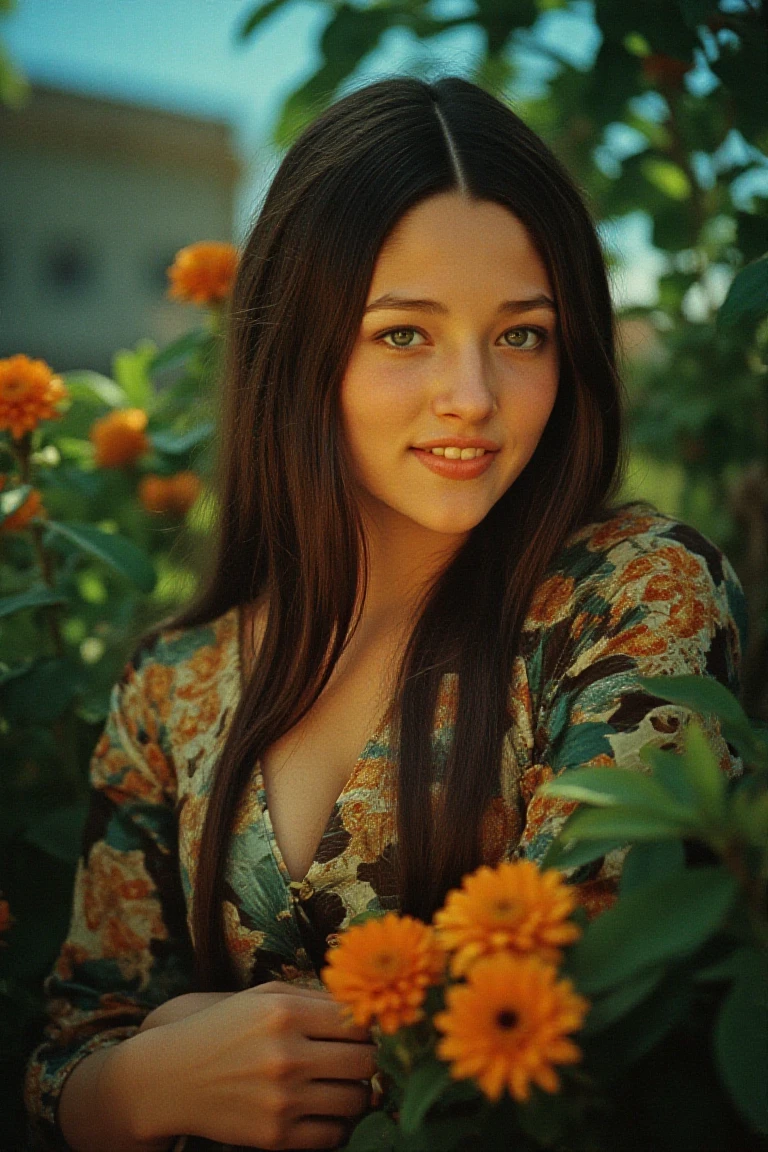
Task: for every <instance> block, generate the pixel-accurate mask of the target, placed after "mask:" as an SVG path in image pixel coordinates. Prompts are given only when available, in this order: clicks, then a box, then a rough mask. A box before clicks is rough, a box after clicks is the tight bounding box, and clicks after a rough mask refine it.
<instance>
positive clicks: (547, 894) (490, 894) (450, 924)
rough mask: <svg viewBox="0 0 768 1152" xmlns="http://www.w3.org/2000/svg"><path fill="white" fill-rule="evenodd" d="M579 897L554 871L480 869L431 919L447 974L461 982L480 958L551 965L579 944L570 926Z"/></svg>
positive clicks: (522, 866)
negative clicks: (520, 956) (533, 958)
mask: <svg viewBox="0 0 768 1152" xmlns="http://www.w3.org/2000/svg"><path fill="white" fill-rule="evenodd" d="M577 904H578V896H577V894H576V893H575V892H574V890H573V888H572V887H570V886H569V885H568V884H566V883H565V882H564V881H563V878H562V876H561V874H560V873H559V872H557V871H556V870H555V869H554V868H550V869H547V870H546V871H544V872H542V871H540V870H539V868H537V866H536V865H535V864H534V863H533V862H532V861H530V860H516V861H512V862H510V861H505V862H504V863H501V864H499V865H498V867H496V868H489V867H487V865H483V866H481V867H480V868H478V869H477V870H476V871H475V872H473V873H471V874H470V875H469V876H465V877H464V880H463V881H462V885H461V888H455V889H453V890H452V891H451V892H449V893H448V896H447V897H446V900H445V904H444V906H443V907H442V908H440V909H439V910H438V911H437V912H436V913H435V916H434V924H435V930H436V932H437V936H438V939H439V941H440V943H441V944H442V946H443V948H445V949H446V951H448V952H450V953H451V972H452V973H453V975H454V976H464V975H466V973H467V972H468V971H469V969H470V968H471V967H472V965H473V964H474V963H475V962H476V961H477V960H479V958H480V957H481V956H488V955H491V954H492V953H494V952H516V953H530V952H536V953H537V954H538V955H540V956H541V957H543V958H544V959H546V960H548V961H550V962H552V963H555V962H557V961H559V960H560V958H561V955H562V953H561V951H560V949H561V948H562V947H564V946H565V945H566V944H571V943H573V941H574V940H578V938H579V936H580V935H581V929H580V928H579V926H578V924H575V923H573V921H571V920H569V919H568V917H569V916H570V914H571V912H573V910H574V908H575V907H576V905H577Z"/></svg>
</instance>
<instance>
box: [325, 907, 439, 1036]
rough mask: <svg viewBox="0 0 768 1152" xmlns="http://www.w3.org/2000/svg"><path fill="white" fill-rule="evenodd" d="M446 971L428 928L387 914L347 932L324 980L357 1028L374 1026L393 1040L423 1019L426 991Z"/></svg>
mask: <svg viewBox="0 0 768 1152" xmlns="http://www.w3.org/2000/svg"><path fill="white" fill-rule="evenodd" d="M444 968H445V956H444V955H443V952H442V951H441V949H440V948H439V946H438V944H437V942H436V940H435V936H434V933H433V931H432V929H431V928H430V927H429V925H427V924H424V923H422V921H421V920H416V919H414V917H412V916H397V915H396V914H395V913H394V912H388V913H387V914H386V916H383V917H381V918H377V919H373V920H367V921H366V922H365V923H364V924H359V925H355V926H354V927H352V928H349V929H348V930H347V931H346V932H344V933H343V935H342V937H341V942H340V943H339V946H338V948H335V949H333V951H331V952H330V953H329V954H328V967H327V968H324V969H323V971H322V973H321V976H322V978H323V981H324V983H325V985H326V987H327V988H328V990H329V991H330V992H332V993H333V996H334V997H335V999H336V1000H338V1001H340V1002H341V1003H342V1004H345V1005H346V1006H347V1010H348V1012H349V1015H350V1016H351V1018H352V1019H353V1020H354V1021H355V1023H356V1024H360V1025H362V1026H363V1027H365V1026H367V1025H368V1024H370V1023H372V1022H373V1021H376V1022H377V1023H378V1024H379V1026H380V1028H381V1030H382V1032H385V1033H387V1034H390V1035H391V1034H392V1033H393V1032H397V1030H398V1028H403V1027H405V1026H406V1025H407V1024H415V1022H416V1021H417V1020H420V1019H421V1018H422V1016H423V1014H424V1013H423V1010H422V1007H421V1005H422V1004H423V1002H424V997H425V995H426V990H427V988H428V986H429V985H430V984H435V983H437V981H438V980H439V979H440V977H441V976H442V974H443V970H444Z"/></svg>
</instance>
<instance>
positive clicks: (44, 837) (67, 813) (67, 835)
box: [23, 800, 88, 868]
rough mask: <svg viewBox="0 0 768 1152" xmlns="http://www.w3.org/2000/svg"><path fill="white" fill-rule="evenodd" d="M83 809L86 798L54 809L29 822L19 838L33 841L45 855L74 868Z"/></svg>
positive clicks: (84, 809)
mask: <svg viewBox="0 0 768 1152" xmlns="http://www.w3.org/2000/svg"><path fill="white" fill-rule="evenodd" d="M87 811H88V802H87V800H81V801H78V803H77V804H69V805H67V806H66V807H65V808H56V809H54V811H53V812H49V813H48V814H47V815H46V816H43V817H42V819H40V820H36V821H35V823H34V824H32V825H30V826H29V827H28V828H27V830H26V832H25V833H24V837H23V838H24V840H25V841H26V842H27V844H34V845H35V847H36V848H40V849H41V850H42V851H43V852H46V853H47V854H48V855H49V856H54V857H55V858H56V859H57V860H62V861H64V863H65V864H68V865H69V866H70V867H72V868H74V867H75V865H76V864H77V861H78V858H79V855H80V840H81V837H82V833H83V825H84V824H85V818H86V815H87Z"/></svg>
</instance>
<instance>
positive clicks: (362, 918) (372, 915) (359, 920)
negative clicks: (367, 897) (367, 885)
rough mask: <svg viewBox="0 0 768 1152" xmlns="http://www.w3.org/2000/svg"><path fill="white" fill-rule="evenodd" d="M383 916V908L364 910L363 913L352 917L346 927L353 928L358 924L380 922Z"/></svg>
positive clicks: (384, 913)
mask: <svg viewBox="0 0 768 1152" xmlns="http://www.w3.org/2000/svg"><path fill="white" fill-rule="evenodd" d="M385 915H386V911H385V909H384V908H366V909H365V910H364V911H363V912H358V914H357V916H353V917H352V919H351V920H350V921H349V924H348V925H347V927H348V928H355V927H357V926H358V925H359V924H367V923H368V921H369V920H381V918H382V916H385Z"/></svg>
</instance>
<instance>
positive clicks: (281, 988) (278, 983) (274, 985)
mask: <svg viewBox="0 0 768 1152" xmlns="http://www.w3.org/2000/svg"><path fill="white" fill-rule="evenodd" d="M245 991H246V992H249V993H253V994H255V995H262V994H264V993H267V994H274V993H278V994H279V995H282V996H285V995H286V994H288V995H291V996H309V997H312V998H314V999H315V1000H326V1001H330V1000H331V999H332V997H331V994H330V992H329V991H328V990H327V989H326V988H302V987H300V986H299V985H298V984H292V983H291V982H290V981H289V980H268V981H267V983H266V984H256V985H254V987H253V988H246V989H245Z"/></svg>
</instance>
